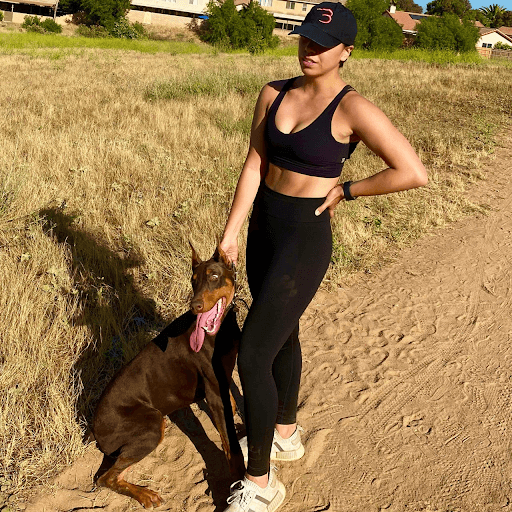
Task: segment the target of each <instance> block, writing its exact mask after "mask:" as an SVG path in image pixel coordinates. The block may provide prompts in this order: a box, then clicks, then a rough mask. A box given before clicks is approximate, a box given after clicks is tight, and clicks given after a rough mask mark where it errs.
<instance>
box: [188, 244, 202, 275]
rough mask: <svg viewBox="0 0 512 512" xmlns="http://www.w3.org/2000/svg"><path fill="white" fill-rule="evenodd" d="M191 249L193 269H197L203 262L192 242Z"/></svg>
mask: <svg viewBox="0 0 512 512" xmlns="http://www.w3.org/2000/svg"><path fill="white" fill-rule="evenodd" d="M188 243H189V245H190V248H191V249H192V268H196V267H197V266H198V265H199V264H201V263H202V262H203V261H202V260H201V258H200V257H199V256H198V255H197V252H196V250H195V249H194V246H193V245H192V242H191V241H190V240H189V241H188Z"/></svg>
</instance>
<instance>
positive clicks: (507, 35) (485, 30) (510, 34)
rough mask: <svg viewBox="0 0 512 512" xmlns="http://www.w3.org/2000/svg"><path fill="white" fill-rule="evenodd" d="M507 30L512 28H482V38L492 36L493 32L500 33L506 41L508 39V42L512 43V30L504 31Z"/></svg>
mask: <svg viewBox="0 0 512 512" xmlns="http://www.w3.org/2000/svg"><path fill="white" fill-rule="evenodd" d="M504 28H505V29H506V28H509V29H510V28H511V27H501V28H489V27H485V28H481V29H480V36H485V35H487V34H492V33H493V32H496V33H498V34H499V35H500V36H501V37H503V38H504V39H507V40H508V41H511V42H512V29H511V30H509V31H507V32H508V33H507V32H505V31H504V30H503V29H504Z"/></svg>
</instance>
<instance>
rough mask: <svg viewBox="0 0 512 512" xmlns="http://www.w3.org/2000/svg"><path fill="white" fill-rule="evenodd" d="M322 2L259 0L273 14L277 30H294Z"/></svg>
mask: <svg viewBox="0 0 512 512" xmlns="http://www.w3.org/2000/svg"><path fill="white" fill-rule="evenodd" d="M321 1H322V0H301V1H300V2H299V1H287V0H259V4H260V5H261V7H263V9H265V10H266V11H268V12H270V13H272V14H273V16H274V18H275V19H276V28H281V29H285V30H293V29H294V28H295V27H296V26H297V25H300V24H301V23H302V21H303V20H304V18H305V17H306V14H307V13H308V12H309V11H310V10H311V8H312V7H313V6H314V5H315V4H319V3H320V2H321Z"/></svg>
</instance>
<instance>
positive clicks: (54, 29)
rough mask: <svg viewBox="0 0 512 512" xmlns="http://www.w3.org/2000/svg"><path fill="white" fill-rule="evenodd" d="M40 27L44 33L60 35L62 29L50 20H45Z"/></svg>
mask: <svg viewBox="0 0 512 512" xmlns="http://www.w3.org/2000/svg"><path fill="white" fill-rule="evenodd" d="M41 27H43V29H44V30H45V32H51V33H53V34H60V33H61V32H62V27H61V26H60V25H59V24H58V23H57V22H56V21H54V20H52V19H51V18H46V19H45V20H44V21H43V22H42V23H41Z"/></svg>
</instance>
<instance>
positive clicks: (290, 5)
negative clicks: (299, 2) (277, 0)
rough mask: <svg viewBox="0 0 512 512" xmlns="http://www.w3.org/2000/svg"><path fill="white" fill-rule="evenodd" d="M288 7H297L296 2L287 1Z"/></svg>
mask: <svg viewBox="0 0 512 512" xmlns="http://www.w3.org/2000/svg"><path fill="white" fill-rule="evenodd" d="M286 8H287V9H295V2H286Z"/></svg>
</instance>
